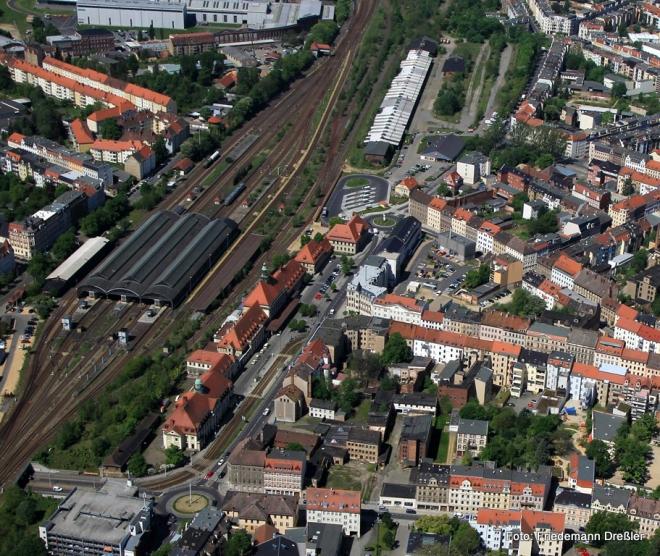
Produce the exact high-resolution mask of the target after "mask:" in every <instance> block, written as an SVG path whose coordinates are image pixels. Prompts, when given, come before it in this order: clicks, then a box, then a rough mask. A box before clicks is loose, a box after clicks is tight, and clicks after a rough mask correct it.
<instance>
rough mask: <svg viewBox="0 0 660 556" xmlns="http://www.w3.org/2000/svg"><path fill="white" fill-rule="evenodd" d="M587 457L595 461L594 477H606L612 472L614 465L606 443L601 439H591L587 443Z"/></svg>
mask: <svg viewBox="0 0 660 556" xmlns="http://www.w3.org/2000/svg"><path fill="white" fill-rule="evenodd" d="M586 454H587V457H588V458H590V459H593V460H594V461H595V463H596V477H598V478H599V479H607V478H609V477H611V476H612V475H613V474H614V471H615V465H614V462H613V461H612V457H611V456H610V452H609V449H608V447H607V444H605V443H604V442H603V441H602V440H593V441H591V442H590V443H589V444H588V445H587V450H586Z"/></svg>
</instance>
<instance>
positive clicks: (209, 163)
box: [204, 151, 220, 168]
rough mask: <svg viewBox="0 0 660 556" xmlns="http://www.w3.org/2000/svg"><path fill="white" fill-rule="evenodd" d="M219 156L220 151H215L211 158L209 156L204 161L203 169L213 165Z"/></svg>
mask: <svg viewBox="0 0 660 556" xmlns="http://www.w3.org/2000/svg"><path fill="white" fill-rule="evenodd" d="M219 156H220V151H215V152H214V153H213V154H212V155H211V156H209V157H208V158H207V159H206V162H205V163H204V168H208V167H209V166H211V164H213V163H214V162H215V161H216V160H218V157H219Z"/></svg>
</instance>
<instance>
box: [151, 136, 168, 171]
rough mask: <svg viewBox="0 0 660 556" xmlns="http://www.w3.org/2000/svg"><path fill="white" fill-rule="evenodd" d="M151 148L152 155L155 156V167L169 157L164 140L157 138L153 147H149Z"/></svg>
mask: <svg viewBox="0 0 660 556" xmlns="http://www.w3.org/2000/svg"><path fill="white" fill-rule="evenodd" d="M151 148H152V149H153V151H154V154H155V155H156V164H157V165H160V164H162V163H163V162H165V161H166V160H167V157H168V156H169V154H170V153H169V152H168V151H167V147H166V146H165V139H163V138H162V137H159V138H158V139H156V140H155V141H154V143H153V145H151Z"/></svg>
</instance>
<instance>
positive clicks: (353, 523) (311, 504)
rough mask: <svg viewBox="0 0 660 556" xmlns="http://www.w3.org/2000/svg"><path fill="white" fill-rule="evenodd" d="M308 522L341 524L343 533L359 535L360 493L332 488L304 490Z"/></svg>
mask: <svg viewBox="0 0 660 556" xmlns="http://www.w3.org/2000/svg"><path fill="white" fill-rule="evenodd" d="M305 510H306V512H307V522H308V523H325V524H330V525H341V526H342V529H343V531H344V534H345V535H353V534H355V535H356V536H357V537H360V512H361V510H362V503H361V493H360V492H359V491H353V490H340V489H333V488H312V487H310V488H308V489H307V490H305Z"/></svg>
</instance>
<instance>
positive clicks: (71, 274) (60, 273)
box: [45, 236, 109, 295]
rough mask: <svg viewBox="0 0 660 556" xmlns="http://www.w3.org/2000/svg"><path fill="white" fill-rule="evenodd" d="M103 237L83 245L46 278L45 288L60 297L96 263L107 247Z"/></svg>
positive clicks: (91, 239) (107, 241) (89, 240)
mask: <svg viewBox="0 0 660 556" xmlns="http://www.w3.org/2000/svg"><path fill="white" fill-rule="evenodd" d="M108 243H109V240H108V239H107V238H105V237H102V236H99V237H93V238H90V239H88V240H87V241H86V242H85V243H83V244H82V245H81V246H80V247H79V248H78V249H76V251H75V252H74V253H73V254H72V255H71V256H70V257H68V258H67V259H66V260H65V261H64V262H63V263H62V264H61V265H60V266H58V267H57V268H56V269H55V270H53V272H51V273H50V274H49V275H48V276H47V278H46V284H45V288H46V290H48V291H49V292H51V293H52V294H54V295H60V294H61V293H62V292H63V291H64V290H65V289H66V288H67V287H68V286H70V285H71V284H73V283H75V281H76V279H77V278H80V276H81V275H82V274H83V273H84V272H85V271H87V270H89V269H90V268H92V267H93V266H94V264H96V263H98V262H99V260H100V259H101V257H102V256H103V254H104V253H105V250H106V248H107V246H108Z"/></svg>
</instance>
